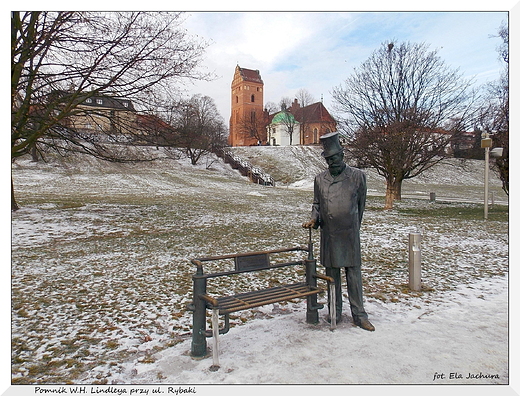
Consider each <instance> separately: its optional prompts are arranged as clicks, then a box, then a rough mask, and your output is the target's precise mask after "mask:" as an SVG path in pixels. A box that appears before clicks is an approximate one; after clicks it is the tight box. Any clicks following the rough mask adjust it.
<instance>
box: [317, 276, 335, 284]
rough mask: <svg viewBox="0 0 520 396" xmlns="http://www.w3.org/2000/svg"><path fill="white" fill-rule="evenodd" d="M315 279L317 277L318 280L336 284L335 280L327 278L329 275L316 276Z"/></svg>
mask: <svg viewBox="0 0 520 396" xmlns="http://www.w3.org/2000/svg"><path fill="white" fill-rule="evenodd" d="M314 277H316V278H318V279H323V280H326V281H327V282H329V283H334V278H332V277H330V276H327V275H322V274H315V275H314Z"/></svg>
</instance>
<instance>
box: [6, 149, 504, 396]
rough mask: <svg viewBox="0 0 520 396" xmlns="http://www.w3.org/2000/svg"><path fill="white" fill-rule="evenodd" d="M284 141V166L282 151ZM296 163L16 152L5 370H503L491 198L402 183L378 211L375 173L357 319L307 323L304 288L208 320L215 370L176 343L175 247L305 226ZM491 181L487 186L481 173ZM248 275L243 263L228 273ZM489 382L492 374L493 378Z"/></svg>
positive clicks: (451, 373) (186, 320) (331, 373)
mask: <svg viewBox="0 0 520 396" xmlns="http://www.w3.org/2000/svg"><path fill="white" fill-rule="evenodd" d="M305 150H306V149H305ZM283 158H284V159H287V158H288V156H287V155H286V154H284V155H283ZM301 158H302V156H301V155H300V156H299V159H298V161H297V163H296V162H293V165H292V166H294V167H295V168H296V167H300V166H301ZM311 160H312V161H315V160H313V159H309V161H311ZM293 161H295V160H293ZM315 162H316V163H319V161H318V160H316V161H315ZM480 164H481V162H477V163H470V164H469V165H468V168H467V169H469V170H466V171H461V170H460V168H459V170H458V171H455V170H452V168H451V167H450V168H449V169H450V170H449V173H451V172H455V175H456V180H453V183H450V179H449V178H448V179H446V180H444V182H443V183H442V184H438V189H437V191H438V192H437V196H438V197H439V196H443V194H444V195H445V196H449V195H450V194H452V195H453V194H457V195H460V196H464V195H465V194H466V193H467V199H468V201H472V200H474V198H475V197H474V194H475V191H477V190H478V188H479V186H475V184H476V182H475V179H476V178H475V175H474V173H475V172H476V170H477V169H479V168H480V167H479V165H480ZM312 166H316V169H318V168H319V165H312ZM299 169H301V168H299ZM453 169H455V167H453ZM298 172H300V171H298ZM434 172H438V173H440V174H446V173H448V171H446V169H444V170H435V171H434ZM314 173H315V171H313V172H312V173H309V175H312V174H314ZM309 175H304V174H301V175H300V176H298V177H294V178H293V179H292V180H287V183H286V184H285V185H284V184H282V185H281V186H280V187H277V188H270V187H263V186H258V185H254V184H251V183H248V182H247V181H246V180H244V178H243V177H241V176H239V175H238V174H237V173H236V172H235V171H232V170H231V169H230V168H229V167H228V166H227V165H224V164H222V163H214V164H213V165H212V167H211V168H210V169H209V170H208V169H205V167H204V166H199V167H195V168H194V167H192V166H190V165H188V164H187V163H186V161H182V160H179V161H174V160H168V161H166V160H165V161H162V162H159V163H153V164H147V165H143V164H136V165H118V164H102V163H98V162H97V161H95V160H84V159H82V160H81V162H77V160H76V162H74V161H73V162H72V163H67V164H65V166H64V165H63V164H61V165H59V166H58V165H57V164H56V163H55V162H53V161H51V162H49V163H39V164H34V163H31V162H30V161H28V160H20V161H17V163H15V164H14V165H13V180H14V184H15V189H16V192H17V194H18V197H19V198H18V199H19V201H20V204H21V206H22V208H21V209H20V210H19V211H18V212H15V213H14V214H13V215H12V268H11V273H12V277H13V278H12V315H13V316H12V318H13V319H12V340H13V344H12V345H13V349H12V352H13V357H12V358H13V366H12V378H13V383H15V384H24V383H25V384H31V383H32V384H35V383H36V384H37V383H64V382H68V381H69V382H73V383H76V384H89V383H90V384H92V383H99V384H107V385H111V384H112V385H114V386H115V385H122V384H187V385H190V384H192V385H197V384H198V385H202V384H271V385H273V384H293V385H294V384H320V385H327V384H371V385H378V384H385V385H386V384H428V385H435V384H444V385H454V384H471V385H482V384H507V383H510V382H512V379H513V378H512V376H511V375H510V369H509V363H510V359H509V358H510V356H509V352H510V349H509V347H510V344H509V341H512V340H511V339H509V334H510V329H509V328H508V325H509V324H510V323H509V320H508V309H510V308H511V307H512V305H511V304H509V303H510V301H509V300H508V297H509V288H508V281H509V266H508V251H509V235H508V220H507V212H504V210H500V209H497V210H498V211H495V212H491V214H490V220H489V221H487V222H484V221H483V220H482V218H481V205H480V207H479V206H478V205H476V204H469V203H468V204H454V203H442V202H438V203H435V204H432V203H429V202H428V201H427V200H414V199H410V200H405V201H403V202H402V203H399V204H398V205H397V209H396V210H395V211H392V212H387V211H383V210H382V209H381V206H382V200H381V199H378V198H377V193H378V192H379V191H381V186H380V180H378V179H377V178H375V177H374V178H370V177H369V191H372V194H371V195H372V196H371V197H370V198H369V201H368V205H367V211H366V215H365V218H364V223H363V230H362V232H363V240H362V243H363V251H364V270H363V271H364V277H365V297H366V309H367V312H368V313H369V315H370V319H371V320H372V323H373V324H374V325H375V326H376V331H375V332H374V333H369V332H366V331H363V330H361V329H359V328H357V327H354V326H353V325H352V324H351V321H350V318H349V317H348V316H346V317H345V321H344V322H343V323H342V324H340V325H339V326H338V328H337V329H336V330H335V331H333V332H331V331H330V330H329V329H328V326H327V325H326V324H325V323H322V324H320V325H317V326H312V325H308V324H306V323H305V321H304V318H305V304H304V303H294V304H292V303H291V304H279V305H275V306H266V307H261V308H259V309H256V310H253V311H252V312H249V311H245V312H243V313H242V314H240V315H238V316H236V317H234V318H232V326H233V327H232V328H231V330H230V331H229V333H228V334H225V335H223V336H222V337H221V338H220V341H221V344H220V351H221V355H220V365H221V367H220V369H219V370H218V371H211V370H210V369H209V368H210V366H211V365H212V359H211V357H208V358H206V359H202V360H194V359H192V358H191V357H190V356H189V349H190V331H191V323H190V321H191V314H190V313H188V312H186V310H185V306H186V304H187V303H188V302H190V299H191V274H192V273H193V267H192V266H191V264H190V263H189V259H190V258H193V257H197V256H199V257H200V256H203V255H208V254H211V255H214V254H224V253H232V252H235V251H252V250H266V249H271V248H279V247H287V246H292V245H295V244H296V245H298V244H302V243H305V239H306V238H305V232H304V231H302V230H301V227H300V224H301V223H302V222H303V221H305V220H306V219H307V217H308V214H309V209H310V202H311V200H312V193H311V192H310V191H309V190H308V189H307V187H308V185H309V183H310V179H309V177H310V176H309ZM454 177H455V176H454ZM425 178H426V180H428V178H427V176H425ZM431 179H432V176H431V174H430V181H431ZM477 179H478V178H477ZM423 183H425V182H423ZM492 183H493V185H494V186H495V188H496V187H497V186H499V181H497V180H496V178H495V179H493V182H492ZM416 184H419V181H417V183H416ZM296 186H300V188H295V187H296ZM430 187H431V185H429V184H427V185H426V186H425V187H424V189H423V190H424V191H422V190H421V193H423V192H424V193H425V194H426V193H427V192H428V191H429V190H430ZM426 196H427V195H425V197H426ZM415 231H420V232H421V233H422V234H423V245H422V247H423V261H424V263H423V267H424V268H423V271H424V272H423V282H424V285H425V286H426V289H425V290H424V291H423V292H411V291H410V290H408V289H407V287H406V283H407V269H406V265H407V245H406V238H407V235H408V233H409V232H415ZM316 239H317V237H316ZM315 242H316V241H315ZM315 248H316V251H318V246H315ZM282 276H283V277H286V278H288V279H289V278H291V277H293V276H294V274H293V273H289V274H283V275H282ZM257 283H258V284H260V283H261V280H258V279H256V278H254V277H249V278H246V279H245V281H243V282H242V283H240V284H239V285H238V288H239V289H240V288H242V287H245V286H247V285H255V284H257ZM225 287H229V285H227V286H225ZM344 312H348V307H347V306H346V307H345V310H344ZM325 313H326V309H325V310H323V311H321V316H322V317H323V316H324V314H325ZM512 313H513V312H512V311H511V314H512ZM208 342H209V346H210V348H211V339H210V340H208ZM480 373H482V375H481V374H480ZM469 374H472V375H475V376H476V378H469V379H468V378H467V377H468V375H469ZM459 375H462V378H459V377H458V376H459ZM442 377H444V378H442ZM506 388H507V389H510V388H509V387H499V388H495V387H493V394H500V393H495V389H497V391H496V392H499V391H501V390H503V389H506ZM200 389H201V388H199V391H200ZM202 389H206V388H202ZM226 389H227V388H226ZM267 389H270V388H267ZM328 389H331V388H328ZM364 389H365V390H366V389H367V388H364ZM446 389H447V388H441V390H442V391H443V392H445V390H446ZM487 389H489V388H487ZM264 390H265V389H264ZM477 392H478V390H477ZM476 394H478V393H476Z"/></svg>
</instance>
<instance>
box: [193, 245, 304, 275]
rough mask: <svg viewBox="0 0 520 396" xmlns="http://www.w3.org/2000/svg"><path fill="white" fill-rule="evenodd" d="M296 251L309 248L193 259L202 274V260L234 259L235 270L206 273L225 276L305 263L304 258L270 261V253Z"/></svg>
mask: <svg viewBox="0 0 520 396" xmlns="http://www.w3.org/2000/svg"><path fill="white" fill-rule="evenodd" d="M294 251H302V252H308V249H307V248H305V247H294V248H287V249H277V250H268V251H264V252H250V253H244V254H229V255H225V256H214V257H204V258H200V259H194V260H191V261H192V263H193V264H195V265H197V266H198V267H200V271H201V272H200V274H202V265H203V264H202V262H207V261H217V260H224V259H232V260H233V261H234V264H235V268H234V270H233V271H223V272H216V273H209V274H205V275H204V276H205V277H215V276H223V275H231V274H238V273H242V272H250V271H261V270H266V269H271V268H280V267H284V266H289V265H296V264H303V263H304V260H298V261H293V262H286V263H279V264H272V263H271V262H270V255H271V254H274V253H284V252H294Z"/></svg>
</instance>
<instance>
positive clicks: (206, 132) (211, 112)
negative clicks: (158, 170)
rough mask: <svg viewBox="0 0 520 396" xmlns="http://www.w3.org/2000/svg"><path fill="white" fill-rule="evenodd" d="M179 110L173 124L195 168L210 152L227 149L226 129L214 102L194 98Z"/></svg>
mask: <svg viewBox="0 0 520 396" xmlns="http://www.w3.org/2000/svg"><path fill="white" fill-rule="evenodd" d="M175 107H176V112H175V119H174V120H172V123H173V125H174V127H175V129H176V132H177V135H178V145H179V148H180V149H181V150H182V151H183V152H184V153H185V154H186V156H187V157H188V158H189V159H190V161H191V164H192V165H196V164H197V163H198V161H199V160H200V159H201V158H202V157H203V156H205V155H207V154H209V153H210V152H215V151H216V150H218V149H220V148H222V147H224V145H225V144H226V133H225V132H226V127H225V123H224V119H223V118H222V116H221V115H220V113H219V112H218V110H217V106H216V105H215V102H214V100H213V99H212V98H210V97H208V96H201V95H194V96H193V97H191V99H189V100H186V101H180V102H179V103H178V104H177V105H176V106H175Z"/></svg>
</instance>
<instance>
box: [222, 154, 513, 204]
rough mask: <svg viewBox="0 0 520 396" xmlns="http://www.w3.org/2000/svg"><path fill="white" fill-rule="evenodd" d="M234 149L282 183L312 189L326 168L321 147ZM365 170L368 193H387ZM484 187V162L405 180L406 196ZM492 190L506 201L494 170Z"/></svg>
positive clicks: (478, 195) (470, 194)
mask: <svg viewBox="0 0 520 396" xmlns="http://www.w3.org/2000/svg"><path fill="white" fill-rule="evenodd" d="M231 150H232V151H233V152H234V153H236V154H238V155H239V156H241V157H242V158H244V159H246V160H248V161H249V162H251V163H252V164H253V165H255V166H258V167H260V168H261V169H263V170H264V171H265V172H267V173H269V174H270V175H271V176H272V177H273V178H274V179H275V181H276V183H277V185H279V186H280V185H283V186H288V187H297V188H307V189H312V183H313V179H314V176H315V175H316V174H318V173H319V172H321V171H323V170H324V169H325V168H326V164H325V161H324V160H323V158H322V157H321V151H322V149H321V147H319V146H279V147H272V146H262V147H234V148H231ZM364 171H365V173H366V174H367V183H368V192H369V194H370V193H372V194H374V195H381V194H384V192H385V188H386V184H385V180H384V178H383V177H382V176H380V175H378V174H377V173H376V172H375V171H374V170H373V169H364ZM460 187H463V188H460ZM483 188H484V161H478V160H466V161H461V160H458V159H447V160H445V161H444V162H441V163H440V164H438V165H436V166H435V167H433V168H432V169H429V170H427V171H426V172H424V173H423V174H421V175H420V176H417V177H416V178H413V179H409V180H405V181H404V183H403V195H404V196H406V195H414V196H416V195H422V196H424V197H428V196H429V194H430V192H436V194H437V197H438V198H442V197H445V198H464V199H468V200H482V199H483ZM490 191H493V192H494V194H495V199H496V201H501V202H507V195H506V194H505V193H504V191H503V190H502V185H501V182H500V179H499V178H498V177H497V175H496V174H495V173H494V172H492V171H491V172H490ZM461 194H463V195H461Z"/></svg>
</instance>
